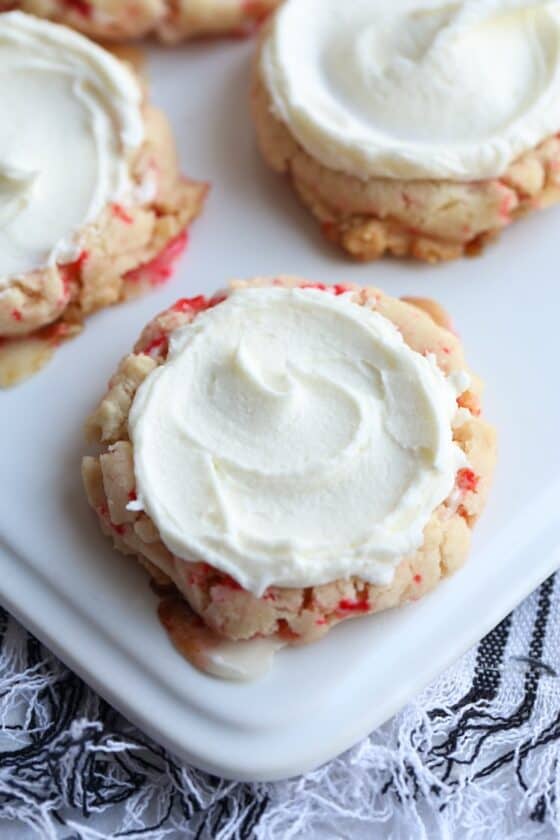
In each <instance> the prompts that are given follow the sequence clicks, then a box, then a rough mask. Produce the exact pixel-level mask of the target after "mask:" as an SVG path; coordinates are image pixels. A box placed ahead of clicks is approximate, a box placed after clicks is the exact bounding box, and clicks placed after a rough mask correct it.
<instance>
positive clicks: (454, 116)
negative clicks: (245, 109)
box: [252, 0, 560, 263]
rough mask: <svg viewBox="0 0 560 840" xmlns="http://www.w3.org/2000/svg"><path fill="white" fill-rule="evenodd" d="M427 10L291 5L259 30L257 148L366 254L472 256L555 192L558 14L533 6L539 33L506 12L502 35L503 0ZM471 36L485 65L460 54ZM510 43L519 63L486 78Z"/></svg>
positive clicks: (327, 222) (338, 238)
mask: <svg viewBox="0 0 560 840" xmlns="http://www.w3.org/2000/svg"><path fill="white" fill-rule="evenodd" d="M335 5H336V8H337V10H338V11H337V12H336V14H335V12H334V11H333V7H334V6H335ZM428 5H429V4H427V3H426V2H425V1H424V0H406V1H405V2H404V3H401V4H389V3H387V2H384V0H380V2H375V3H369V2H364V0H351V1H350V2H349V3H347V4H345V6H344V9H343V10H341V9H340V6H339V4H338V3H336V0H326V2H324V3H322V2H319V0H303V2H302V3H299V0H287V2H286V3H285V4H283V6H282V8H281V9H280V10H279V11H278V12H277V13H276V15H275V16H274V17H273V19H272V21H271V24H270V25H268V26H267V27H266V31H265V32H264V33H263V36H262V40H261V44H260V48H259V52H258V56H257V59H256V61H255V65H254V73H253V84H252V112H253V118H254V123H255V126H256V133H257V138H258V144H259V147H260V150H261V153H262V155H263V157H264V159H265V160H266V162H267V163H268V164H269V165H270V166H271V167H272V168H273V169H274V170H275V171H276V172H278V173H281V174H283V175H286V176H287V177H288V178H289V180H290V183H291V184H292V185H293V188H294V189H295V191H296V193H297V195H298V196H299V198H300V199H301V200H302V202H303V203H304V204H305V205H306V206H307V207H308V208H309V209H310V211H311V212H312V213H313V215H314V216H315V217H316V218H317V220H318V221H319V223H320V225H321V228H322V230H323V232H324V234H325V236H326V237H327V238H328V239H329V240H330V241H332V242H333V243H335V244H336V245H338V246H340V247H341V248H342V249H343V250H344V251H345V252H346V254H348V255H349V256H350V257H352V258H354V259H356V260H360V261H367V260H374V259H378V258H379V257H382V256H383V255H385V254H388V255H393V256H396V257H412V258H415V259H419V260H423V261H426V262H432V263H435V262H439V261H443V260H451V259H455V258H458V257H461V256H464V255H474V254H478V253H479V252H480V251H481V250H482V249H483V247H484V246H485V245H486V244H487V243H488V242H490V241H491V240H494V239H495V238H496V237H497V236H498V235H499V234H500V233H501V231H502V230H503V229H504V228H505V227H507V226H508V225H510V224H511V223H512V222H513V221H515V220H517V219H519V218H520V217H522V216H524V215H525V214H527V213H529V212H531V211H532V210H536V209H541V208H546V207H548V206H550V205H551V204H554V203H556V202H557V201H558V200H559V198H560V140H559V139H558V136H557V135H558V129H559V127H560V107H557V106H556V104H555V105H554V106H551V105H550V102H551V101H553V102H554V103H557V102H559V101H560V89H557V88H558V79H559V78H560V75H559V74H558V73H557V72H553V69H554V68H553V69H552V70H551V75H550V76H547V77H546V79H545V78H544V77H541V76H540V71H539V72H537V69H536V68H538V67H539V66H541V65H544V66H547V67H550V64H551V62H557V58H552V57H551V56H550V54H549V53H548V50H547V48H546V37H545V33H546V31H548V30H547V27H554V31H558V32H559V34H560V25H559V23H558V21H557V20H556V18H554V16H553V15H551V10H550V9H545V8H544V7H541V8H540V9H538V10H537V9H535V10H534V11H533V16H532V17H531V20H533V17H534V18H535V20H538V22H539V27H540V24H541V23H542V27H541V28H537V29H536V30H535V31H538V32H539V33H540V34H539V35H538V37H536V38H535V39H533V38H531V37H530V36H529V34H528V32H526V31H525V27H527V26H529V25H530V24H529V22H528V20H529V19H528V18H527V16H524V13H523V11H522V10H521V9H517V10H516V11H514V12H512V13H511V16H510V18H509V21H510V23H511V27H510V28H509V29H508V34H507V36H506V37H505V38H504V39H503V40H502V41H500V39H499V38H498V37H497V33H499V32H503V31H504V30H503V29H502V28H501V27H500V25H496V27H494V28H492V27H486V28H484V27H483V26H482V24H485V23H487V22H489V21H490V22H493V21H494V20H495V21H496V22H497V24H499V23H500V19H501V16H503V15H504V14H506V13H507V11H508V3H507V2H506V0H503V2H501V3H498V4H494V5H495V8H494V7H493V10H491V11H489V10H488V9H483V8H482V7H480V9H474V8H471V7H472V6H473V4H472V3H470V2H462V3H459V4H456V6H454V7H453V9H450V8H447V7H445V8H443V7H442V9H440V10H433V9H432V10H431V11H430V10H429V9H428V8H425V7H427V6H428ZM510 11H511V10H510ZM481 15H482V20H481V18H480V16H481ZM329 16H330V17H329ZM422 21H424V22H426V21H429V23H430V26H428V25H427V23H426V27H425V28H424V29H422V28H421V22H422ZM382 22H383V23H382ZM378 24H379V25H378ZM479 24H480V27H479V29H477V26H478V25H479ZM394 31H398V32H400V34H399V37H398V38H397V37H396V36H395V38H394V39H393V37H392V36H391V34H390V33H391V32H394ZM454 31H455V32H461V35H462V37H461V38H457V39H456V40H455V41H452V40H450V38H451V35H450V33H451V32H454ZM482 31H484V32H486V33H487V35H486V36H483V35H482V34H481V32H482ZM435 33H438V37H435ZM492 33H494V34H492ZM407 37H409V38H410V43H411V44H414V46H413V47H412V46H411V47H410V49H411V50H412V52H411V53H410V54H408V53H407V49H408V48H407V46H406V44H407V43H409V42H407ZM415 39H416V40H415ZM468 39H472V40H468ZM467 40H468V42H469V43H472V44H477V45H478V46H479V52H478V53H477V57H478V59H477V62H473V61H469V60H467V59H466V57H464V56H463V54H462V52H461V50H462V44H464V43H466V42H467ZM366 42H367V43H368V44H369V45H370V48H371V49H370V51H369V52H367V51H366V48H365V46H364V45H365V44H366ZM362 47H363V48H362ZM506 49H507V50H508V60H507V66H508V67H510V68H514V69H511V71H510V72H508V74H504V76H503V77H502V76H500V78H499V80H498V81H496V84H495V85H491V86H488V85H487V84H486V81H485V80H486V79H487V78H489V77H492V76H493V77H494V78H495V79H496V78H497V77H495V74H494V73H493V72H492V68H493V67H495V64H496V62H497V61H498V60H499V56H500V55H501V50H506ZM514 55H515V56H516V60H514V59H513V57H512V56H514ZM504 66H506V64H504ZM528 68H535V74H536V75H535V76H534V77H531V75H530V72H529V70H528ZM537 77H538V78H539V79H540V81H539V82H537V81H536V79H537ZM299 79H305V82H302V83H301V84H299V81H298V80H299ZM475 88H476V90H475ZM476 91H478V94H477V92H476ZM469 108H472V113H469Z"/></svg>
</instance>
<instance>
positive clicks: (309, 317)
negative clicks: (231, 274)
mask: <svg viewBox="0 0 560 840" xmlns="http://www.w3.org/2000/svg"><path fill="white" fill-rule="evenodd" d="M467 378H468V377H466V374H464V375H461V376H460V377H459V379H460V380H461V381H457V380H456V379H454V380H449V379H447V380H446V379H445V377H444V376H443V374H442V373H441V371H440V370H439V368H438V367H437V366H436V364H435V361H433V360H430V359H426V358H424V357H423V356H421V355H420V354H418V353H416V352H414V351H412V350H411V349H410V348H409V347H408V346H407V345H406V344H405V343H404V341H403V339H402V337H401V335H400V333H399V332H398V331H397V330H396V329H395V327H394V326H393V325H392V324H391V323H390V322H389V321H388V320H387V319H386V318H384V317H382V316H381V315H379V314H377V313H375V312H372V311H371V310H369V309H366V308H364V307H361V306H359V305H357V304H355V303H353V302H352V301H351V300H349V299H348V296H347V295H344V296H342V297H336V298H335V297H334V296H333V295H330V294H326V293H325V292H322V291H317V290H312V289H291V290H289V289H285V288H280V287H268V288H266V289H246V290H242V291H237V292H234V293H233V294H232V295H231V296H230V297H229V298H228V299H227V300H226V301H225V302H223V303H221V304H219V305H218V306H216V307H215V308H213V309H211V310H208V311H206V312H204V313H202V314H200V315H199V316H198V317H197V318H196V320H195V321H194V322H193V323H192V324H190V325H188V326H186V327H183V328H182V329H180V330H178V331H176V332H175V333H174V334H173V336H172V339H171V344H170V352H169V356H168V359H167V361H166V363H165V364H164V365H162V366H160V367H158V368H157V369H156V370H155V371H153V372H152V373H151V374H150V375H149V376H148V378H147V379H146V380H145V382H144V383H143V384H142V386H141V387H140V389H139V391H138V393H137V395H136V397H135V399H134V402H133V405H132V410H131V413H130V417H129V430H130V436H131V441H132V443H133V448H134V468H135V475H136V489H137V494H138V497H139V502H140V505H141V506H142V507H143V508H144V510H145V511H146V512H147V513H148V515H149V516H150V517H151V518H152V519H153V521H154V522H155V524H156V526H157V528H158V529H159V532H160V534H161V537H162V539H163V541H164V543H165V544H166V545H167V547H168V548H169V549H170V551H172V552H173V553H174V554H175V555H176V556H177V557H180V558H183V559H185V560H199V561H206V562H208V563H210V564H211V565H212V566H215V567H217V568H218V569H220V570H222V571H224V572H226V573H228V574H230V575H231V576H232V577H233V578H235V579H236V580H237V581H238V582H239V583H240V584H241V585H242V586H243V587H244V588H246V589H248V590H251V591H252V592H254V593H255V594H257V595H258V594H261V593H262V592H263V591H264V590H265V588H266V587H267V586H268V585H271V584H276V585H279V586H296V587H299V586H310V585H315V584H321V583H326V582H329V581H332V580H336V579H338V578H346V577H349V576H351V575H359V576H360V577H362V578H364V579H365V580H368V581H371V582H374V583H388V582H390V580H391V579H392V576H393V573H394V568H395V566H396V564H397V563H398V562H399V560H400V559H401V558H402V557H403V556H404V555H406V554H408V553H409V552H410V551H413V550H414V549H416V548H417V547H419V546H420V545H421V543H422V539H423V529H424V526H425V525H426V523H427V521H428V519H429V518H430V516H431V514H432V512H433V511H434V509H435V508H436V507H437V506H438V505H439V504H440V503H441V502H442V501H444V500H445V499H446V498H447V496H448V495H449V493H450V492H451V490H452V488H453V486H454V483H455V477H456V473H457V470H458V469H459V468H460V467H462V466H464V464H465V457H464V454H463V453H462V451H461V450H460V449H459V447H458V446H457V445H456V444H455V443H454V442H453V440H452V432H451V422H452V419H453V417H454V415H455V413H456V409H457V405H456V396H457V393H458V392H459V391H462V390H464V388H465V387H466V379H467Z"/></svg>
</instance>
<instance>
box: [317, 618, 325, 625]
mask: <svg viewBox="0 0 560 840" xmlns="http://www.w3.org/2000/svg"><path fill="white" fill-rule="evenodd" d="M326 623H327V619H326V618H317V619H316V620H315V624H318V625H320V626H321V625H323V624H326Z"/></svg>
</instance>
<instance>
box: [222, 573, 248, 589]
mask: <svg viewBox="0 0 560 840" xmlns="http://www.w3.org/2000/svg"><path fill="white" fill-rule="evenodd" d="M219 582H220V583H221V585H222V586H227V588H228V589H235V590H236V591H239V590H241V591H244V590H243V587H242V586H241V584H240V583H238V582H237V581H236V580H235V579H234V578H232V577H231V575H226V574H224V575H222V577H221V579H220V581H219Z"/></svg>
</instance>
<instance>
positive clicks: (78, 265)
mask: <svg viewBox="0 0 560 840" xmlns="http://www.w3.org/2000/svg"><path fill="white" fill-rule="evenodd" d="M88 259H89V251H86V250H84V251H81V253H80V255H79V257H78V258H77V259H76V260H74V262H71V263H65V264H64V265H61V266H59V269H60V273H61V274H62V282H63V283H64V290H65V291H66V292H68V287H69V286H70V284H71V283H76V282H78V280H79V278H80V274H81V273H82V268H83V266H84V264H85V263H86V262H87V261H88Z"/></svg>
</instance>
